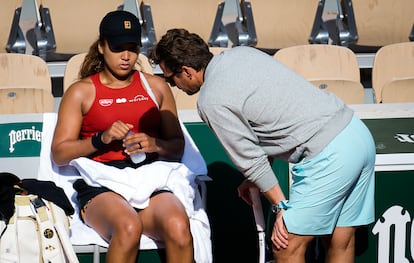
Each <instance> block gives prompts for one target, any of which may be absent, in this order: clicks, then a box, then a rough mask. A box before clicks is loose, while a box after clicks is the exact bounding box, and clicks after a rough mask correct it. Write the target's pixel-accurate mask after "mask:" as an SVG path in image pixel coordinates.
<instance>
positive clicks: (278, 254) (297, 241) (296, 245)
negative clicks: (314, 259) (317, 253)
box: [272, 233, 314, 263]
mask: <svg viewBox="0 0 414 263" xmlns="http://www.w3.org/2000/svg"><path fill="white" fill-rule="evenodd" d="M313 238H314V236H301V235H295V234H291V233H289V237H288V240H289V245H288V246H287V248H285V249H283V248H282V249H276V247H275V246H272V250H273V256H274V258H275V263H305V252H306V249H307V247H308V245H309V243H310V242H311V241H312V240H313Z"/></svg>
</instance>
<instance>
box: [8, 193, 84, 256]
mask: <svg viewBox="0 0 414 263" xmlns="http://www.w3.org/2000/svg"><path fill="white" fill-rule="evenodd" d="M69 222H70V221H69V217H68V216H67V215H66V214H65V212H64V211H63V209H61V208H60V207H59V206H57V205H55V204H54V203H52V202H49V201H47V200H45V199H42V198H39V197H38V196H36V195H16V196H15V213H14V215H13V217H12V218H10V221H9V223H8V225H7V227H6V229H5V231H4V233H2V236H1V239H0V263H28V262H30V263H37V262H39V263H79V261H78V258H77V257H76V254H75V252H74V250H73V247H72V244H71V243H70V240H69Z"/></svg>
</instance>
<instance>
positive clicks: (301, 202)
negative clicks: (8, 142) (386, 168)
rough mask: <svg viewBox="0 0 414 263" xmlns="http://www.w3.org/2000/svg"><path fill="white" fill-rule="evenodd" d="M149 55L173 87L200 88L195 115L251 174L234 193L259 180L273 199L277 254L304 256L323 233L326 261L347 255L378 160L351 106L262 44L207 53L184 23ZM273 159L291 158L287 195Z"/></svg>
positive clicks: (369, 201) (365, 214)
mask: <svg viewBox="0 0 414 263" xmlns="http://www.w3.org/2000/svg"><path fill="white" fill-rule="evenodd" d="M150 57H151V59H152V60H153V61H154V62H155V63H157V64H159V65H160V67H161V69H162V71H163V73H164V76H165V79H166V80H167V81H168V82H169V83H170V84H171V85H172V86H177V87H178V88H179V89H181V90H182V91H184V92H186V93H187V94H188V95H192V94H195V93H197V92H200V94H199V98H198V102H197V107H198V112H199V114H200V117H201V118H202V119H203V121H204V122H205V123H206V124H207V125H208V126H209V127H210V128H211V130H212V131H213V132H214V133H215V135H216V136H217V138H218V139H219V141H220V142H221V144H222V145H223V147H224V149H225V150H226V152H227V154H228V155H229V156H230V158H231V160H232V161H233V163H234V164H235V165H236V166H237V167H238V169H239V170H240V171H241V172H242V173H243V175H244V176H245V177H246V179H247V180H246V182H245V183H243V184H242V185H241V186H239V189H238V190H239V194H240V196H241V197H242V198H243V199H244V200H245V201H247V202H248V203H250V200H249V197H248V194H247V193H248V188H249V187H252V185H255V186H257V187H258V188H259V189H260V190H261V191H262V192H263V194H264V195H265V196H266V198H267V199H268V200H269V201H270V202H271V203H272V207H273V211H274V212H275V213H276V214H277V215H276V220H275V223H274V227H273V233H272V237H271V239H272V242H273V254H274V256H275V258H276V261H277V262H295V263H298V262H304V260H305V259H304V254H305V251H306V248H307V245H308V244H309V242H310V241H311V240H312V239H313V238H315V237H316V236H321V237H322V238H323V240H324V243H325V244H326V248H327V262H353V261H354V242H355V230H356V227H357V226H361V225H367V224H370V223H372V222H373V221H374V163H375V144H374V141H373V139H372V136H371V134H370V132H369V130H368V129H367V128H366V126H365V125H364V124H363V123H362V122H361V121H360V120H359V119H358V118H357V117H355V116H354V113H353V111H352V110H351V109H350V108H349V107H347V106H346V105H345V104H344V103H343V102H342V101H341V100H340V99H339V98H337V97H336V96H335V95H333V94H331V93H327V92H324V91H320V90H319V89H317V88H316V87H314V86H313V85H312V84H311V83H309V82H308V81H306V80H305V79H304V78H302V77H301V76H299V75H298V74H296V73H295V72H293V71H292V70H290V69H289V68H287V67H286V66H284V65H282V64H281V63H279V62H278V61H276V60H275V59H274V58H272V57H271V56H269V55H267V54H265V53H263V52H261V51H259V50H256V49H254V48H250V47H235V48H232V49H230V50H228V51H225V52H222V53H221V54H220V55H218V56H214V57H213V54H212V53H210V51H209V47H208V45H207V44H206V43H205V42H204V41H203V40H202V39H201V38H200V37H199V36H198V35H196V34H192V33H189V32H188V31H187V30H185V29H171V30H169V31H168V32H167V33H166V34H165V35H164V36H163V37H162V39H161V40H160V41H159V42H158V44H157V46H156V47H155V48H154V49H153V52H152V54H151V56H150ZM327 66H329V65H327ZM273 158H279V159H281V160H285V161H288V162H290V163H292V164H293V166H292V168H291V171H290V173H291V176H292V180H293V184H292V186H291V189H290V193H289V200H286V198H285V196H284V194H283V192H282V190H281V188H280V186H279V184H278V180H277V177H276V176H277V175H275V174H274V173H273V170H272V168H271V162H272V160H273Z"/></svg>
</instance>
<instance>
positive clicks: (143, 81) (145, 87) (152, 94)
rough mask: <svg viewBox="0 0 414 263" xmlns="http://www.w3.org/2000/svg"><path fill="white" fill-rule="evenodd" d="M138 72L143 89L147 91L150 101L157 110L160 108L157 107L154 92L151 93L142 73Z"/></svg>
mask: <svg viewBox="0 0 414 263" xmlns="http://www.w3.org/2000/svg"><path fill="white" fill-rule="evenodd" d="M138 72H139V76H140V78H141V81H142V83H143V86H144V89H145V90H146V91H147V93H148V95H149V96H150V97H151V99H152V100H153V101H154V103H155V105H157V108H158V109H159V108H160V106H159V105H158V102H157V99H156V98H155V95H154V92H153V91H152V89H151V87H150V85H149V84H148V81H147V79H146V78H145V76H144V74H142V72H140V71H138Z"/></svg>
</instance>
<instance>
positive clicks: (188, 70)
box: [181, 66, 196, 78]
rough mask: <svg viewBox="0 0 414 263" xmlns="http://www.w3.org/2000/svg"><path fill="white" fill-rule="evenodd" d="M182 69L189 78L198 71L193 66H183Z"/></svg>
mask: <svg viewBox="0 0 414 263" xmlns="http://www.w3.org/2000/svg"><path fill="white" fill-rule="evenodd" d="M181 69H182V71H183V72H184V74H185V75H186V76H187V77H189V78H191V76H192V75H194V73H196V71H195V70H194V69H193V68H192V67H188V66H182V67H181Z"/></svg>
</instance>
